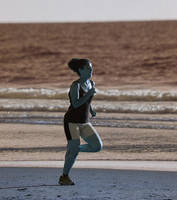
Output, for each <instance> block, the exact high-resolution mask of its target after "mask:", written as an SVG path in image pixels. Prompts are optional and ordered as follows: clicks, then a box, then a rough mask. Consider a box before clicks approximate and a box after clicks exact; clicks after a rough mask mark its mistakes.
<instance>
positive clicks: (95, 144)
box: [63, 132, 103, 175]
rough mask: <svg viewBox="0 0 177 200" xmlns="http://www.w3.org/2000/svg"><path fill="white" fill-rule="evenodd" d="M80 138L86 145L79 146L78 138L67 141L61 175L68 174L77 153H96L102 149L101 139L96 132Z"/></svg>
mask: <svg viewBox="0 0 177 200" xmlns="http://www.w3.org/2000/svg"><path fill="white" fill-rule="evenodd" d="M82 138H83V140H84V141H85V142H87V144H83V145H80V138H79V139H71V140H68V144H67V152H66V155H65V163H64V168H63V174H65V175H68V174H69V172H70V170H71V168H72V166H73V164H74V162H75V160H76V157H77V155H78V153H79V152H98V151H101V150H102V148H103V143H102V141H101V138H100V137H99V135H98V134H97V133H96V132H95V133H93V134H92V135H89V136H88V137H82Z"/></svg>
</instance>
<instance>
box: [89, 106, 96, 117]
mask: <svg viewBox="0 0 177 200" xmlns="http://www.w3.org/2000/svg"><path fill="white" fill-rule="evenodd" d="M90 113H91V115H92V117H96V112H95V111H94V110H93V108H92V105H90Z"/></svg>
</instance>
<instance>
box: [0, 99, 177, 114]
mask: <svg viewBox="0 0 177 200" xmlns="http://www.w3.org/2000/svg"><path fill="white" fill-rule="evenodd" d="M68 106H69V101H68V100H61V99H58V100H56V99H0V111H45V112H47V111H49V112H66V110H67V109H68ZM92 106H93V108H94V109H95V110H96V111H97V112H110V113H152V114H158V113H161V114H162V113H172V114H176V113H177V102H133V101H132V102H130V101H126V102H121V101H103V100H102V101H100V100H94V101H93V103H92Z"/></svg>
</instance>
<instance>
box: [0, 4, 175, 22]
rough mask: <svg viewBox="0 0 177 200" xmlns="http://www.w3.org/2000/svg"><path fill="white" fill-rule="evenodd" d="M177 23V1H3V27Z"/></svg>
mask: <svg viewBox="0 0 177 200" xmlns="http://www.w3.org/2000/svg"><path fill="white" fill-rule="evenodd" d="M142 20H177V0H0V23H9V22H19V23H20V22H87V21H88V22H92V21H142Z"/></svg>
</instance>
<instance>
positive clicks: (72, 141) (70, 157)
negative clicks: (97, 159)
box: [63, 123, 80, 175]
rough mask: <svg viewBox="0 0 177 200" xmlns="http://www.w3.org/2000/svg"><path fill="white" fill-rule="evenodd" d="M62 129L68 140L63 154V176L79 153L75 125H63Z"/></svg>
mask: <svg viewBox="0 0 177 200" xmlns="http://www.w3.org/2000/svg"><path fill="white" fill-rule="evenodd" d="M64 128H65V133H66V135H67V139H69V140H68V144H67V151H66V154H65V163H64V168H63V174H64V175H68V174H69V172H70V170H71V168H72V166H73V164H74V162H75V160H76V157H77V155H78V153H79V151H80V130H79V127H78V125H77V124H75V123H65V124H64Z"/></svg>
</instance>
